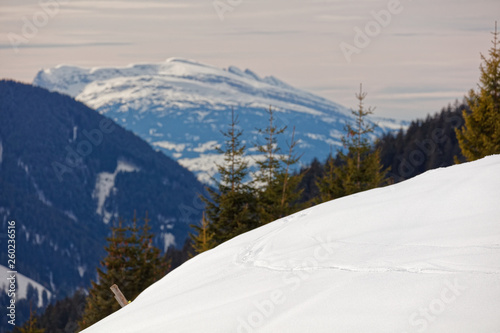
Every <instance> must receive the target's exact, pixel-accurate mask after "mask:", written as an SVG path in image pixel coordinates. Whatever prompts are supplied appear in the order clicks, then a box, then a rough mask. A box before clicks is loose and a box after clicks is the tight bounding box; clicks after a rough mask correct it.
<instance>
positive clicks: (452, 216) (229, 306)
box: [84, 155, 500, 333]
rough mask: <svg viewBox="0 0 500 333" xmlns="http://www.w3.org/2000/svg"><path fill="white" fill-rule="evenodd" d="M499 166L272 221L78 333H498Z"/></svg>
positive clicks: (450, 173)
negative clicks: (82, 332)
mask: <svg viewBox="0 0 500 333" xmlns="http://www.w3.org/2000/svg"><path fill="white" fill-rule="evenodd" d="M499 170H500V155H496V156H490V157H487V158H484V159H482V160H480V161H476V162H472V163H466V164H462V165H457V166H453V167H449V168H445V169H438V170H433V171H430V172H427V173H425V174H423V175H421V176H418V177H415V178H413V179H411V180H408V181H405V182H403V183H399V184H396V185H392V186H388V187H385V188H380V189H375V190H371V191H367V192H363V193H359V194H355V195H351V196H348V197H344V198H341V199H337V200H333V201H331V202H327V203H325V204H322V205H319V206H315V207H313V208H310V209H307V210H304V211H302V212H299V213H297V214H294V215H291V216H288V217H286V218H283V219H280V220H277V221H275V222H273V223H270V224H268V225H266V226H263V227H261V228H259V229H256V230H253V231H251V232H248V233H246V234H243V235H241V236H239V237H236V238H235V239H232V240H231V241H228V242H226V243H224V244H222V245H221V246H219V247H217V248H215V249H213V250H212V251H208V252H206V253H203V254H201V255H199V256H197V257H195V258H194V259H192V260H190V261H188V262H187V263H185V264H184V265H182V266H181V267H179V268H178V269H176V270H175V271H173V272H172V273H170V274H169V275H167V276H166V277H165V278H163V279H162V280H160V281H159V282H157V283H156V284H154V285H153V286H151V287H150V288H148V289H147V290H146V291H144V292H143V293H142V294H141V295H139V297H138V298H137V299H136V300H134V301H133V302H132V303H131V304H130V305H128V306H127V307H125V308H123V309H121V310H120V311H118V312H116V313H114V314H112V315H110V316H109V317H107V318H105V319H104V320H102V321H101V322H99V323H97V324H95V325H94V326H92V327H90V328H88V329H87V330H85V331H84V332H85V333H97V332H102V333H109V332H120V333H127V332H190V333H192V332H205V333H206V332H217V333H220V332H238V333H240V332H272V333H276V332H286V333H292V332H300V333H303V332H315V333H317V332H342V333H347V332H356V333H360V332H384V333H387V332H396V333H404V332H455V333H458V332H464V333H465V332H467V333H470V332H476V333H479V332H498V331H499V330H500V315H499V314H500V173H499V172H498V171H499Z"/></svg>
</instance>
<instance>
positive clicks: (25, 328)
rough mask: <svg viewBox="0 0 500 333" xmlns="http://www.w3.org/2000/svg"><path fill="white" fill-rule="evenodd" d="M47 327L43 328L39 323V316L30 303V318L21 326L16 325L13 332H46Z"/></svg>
mask: <svg viewBox="0 0 500 333" xmlns="http://www.w3.org/2000/svg"><path fill="white" fill-rule="evenodd" d="M44 332H45V329H43V328H41V327H40V325H39V324H38V317H37V316H36V312H35V311H33V310H32V307H31V304H30V318H29V319H28V321H27V322H25V323H24V324H23V325H22V326H21V327H19V328H18V327H16V328H14V330H13V331H12V333H44Z"/></svg>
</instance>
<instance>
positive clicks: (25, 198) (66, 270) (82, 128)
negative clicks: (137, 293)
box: [0, 80, 203, 297]
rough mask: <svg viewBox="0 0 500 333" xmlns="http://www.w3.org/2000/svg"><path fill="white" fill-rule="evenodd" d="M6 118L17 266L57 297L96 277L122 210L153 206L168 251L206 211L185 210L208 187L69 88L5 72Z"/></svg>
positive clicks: (3, 134) (9, 208)
mask: <svg viewBox="0 0 500 333" xmlns="http://www.w3.org/2000/svg"><path fill="white" fill-rule="evenodd" d="M0 119H1V121H0V141H1V146H2V148H1V158H0V188H1V189H2V190H1V191H0V221H2V224H3V225H4V227H6V223H7V222H6V221H8V220H16V222H17V223H16V225H17V230H18V234H17V237H18V248H17V254H18V256H19V258H22V260H20V261H19V262H20V263H19V265H18V270H19V272H20V273H22V274H24V275H25V276H27V277H29V278H31V279H33V280H35V281H37V282H38V283H40V284H41V285H43V286H44V287H45V288H47V289H48V290H49V291H50V292H52V294H53V295H55V297H61V296H65V295H67V294H71V293H73V292H74V291H75V290H76V289H77V288H80V287H83V288H85V287H87V286H88V284H89V282H90V280H91V279H95V274H96V272H95V268H96V266H97V265H98V264H99V260H100V259H101V256H102V255H103V254H104V246H105V244H106V240H105V238H106V237H107V236H108V233H109V229H110V228H109V224H110V223H112V222H113V221H116V220H117V219H118V218H124V219H125V220H127V221H129V222H130V220H131V218H132V216H133V214H134V210H136V211H137V215H138V217H139V218H141V217H144V214H146V212H147V213H148V214H149V218H150V219H151V222H150V225H151V226H152V231H153V233H155V234H156V237H155V245H157V246H158V247H159V248H160V249H162V250H163V251H166V250H167V249H168V247H169V246H177V247H182V246H183V244H184V241H185V239H186V238H187V236H188V232H189V229H190V227H189V224H191V223H197V222H198V221H199V219H200V218H201V210H200V209H194V208H193V209H191V210H190V211H189V212H188V213H186V212H183V211H181V209H180V207H182V206H183V205H185V206H186V207H188V206H189V205H191V204H192V202H193V200H194V199H195V198H197V197H198V193H201V192H202V191H203V186H202V184H201V183H199V182H198V181H197V180H196V178H195V176H194V175H193V174H192V173H190V172H189V171H188V170H186V169H185V168H184V167H182V166H180V165H179V164H178V163H177V162H175V161H174V160H172V159H170V158H169V157H167V156H165V155H164V154H162V153H160V152H157V151H155V150H153V149H152V148H151V147H150V145H149V144H148V143H146V142H145V141H144V140H142V139H140V138H139V137H138V136H137V135H135V134H133V133H132V132H130V131H128V130H125V129H123V128H121V127H120V126H119V125H117V124H115V123H113V121H112V120H110V119H109V118H107V117H105V116H102V115H100V114H99V113H97V112H95V111H94V110H92V109H89V108H88V107H87V106H85V105H84V104H82V103H80V102H77V101H75V100H74V99H72V98H71V97H69V96H66V95H61V94H59V93H56V92H49V91H47V90H45V89H43V88H40V87H33V86H31V85H28V84H22V83H18V82H14V81H6V80H2V81H0ZM6 256H7V253H2V254H0V260H3V262H7V257H6Z"/></svg>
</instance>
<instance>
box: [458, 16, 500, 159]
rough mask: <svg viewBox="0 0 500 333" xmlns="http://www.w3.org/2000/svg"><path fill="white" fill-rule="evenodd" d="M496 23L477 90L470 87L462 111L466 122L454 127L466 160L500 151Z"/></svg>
mask: <svg viewBox="0 0 500 333" xmlns="http://www.w3.org/2000/svg"><path fill="white" fill-rule="evenodd" d="M498 35H499V33H498V31H497V24H496V22H495V32H494V33H493V41H492V43H493V46H492V48H491V49H490V50H489V55H490V57H489V59H487V58H486V57H485V56H484V55H482V54H481V59H482V60H483V62H484V64H481V66H480V71H481V77H480V79H479V81H480V82H479V85H478V86H479V90H478V91H477V92H475V91H474V90H470V92H469V96H468V98H467V104H468V105H469V107H470V112H467V111H465V110H464V111H463V116H464V120H465V125H464V126H463V127H462V128H461V129H456V130H455V132H456V134H457V139H458V142H459V145H460V149H461V150H462V154H463V155H464V156H465V157H466V158H467V160H468V161H474V160H477V159H480V158H482V157H484V156H487V155H493V154H499V153H500V48H499V40H498Z"/></svg>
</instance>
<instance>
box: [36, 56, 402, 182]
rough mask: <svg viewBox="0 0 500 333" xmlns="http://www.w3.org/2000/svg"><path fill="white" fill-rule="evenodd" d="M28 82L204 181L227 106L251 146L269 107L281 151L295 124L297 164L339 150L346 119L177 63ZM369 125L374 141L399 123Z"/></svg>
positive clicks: (244, 78)
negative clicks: (67, 99)
mask: <svg viewBox="0 0 500 333" xmlns="http://www.w3.org/2000/svg"><path fill="white" fill-rule="evenodd" d="M33 83H34V84H35V85H37V86H40V87H43V88H46V89H48V90H51V91H57V92H60V93H64V94H68V95H70V96H72V97H74V98H76V99H77V100H79V101H81V102H83V103H85V104H87V105H88V106H90V107H92V108H94V109H96V110H97V111H98V112H100V113H101V114H105V115H106V116H108V117H110V118H112V119H113V120H115V121H116V122H117V123H119V124H121V125H122V126H124V127H125V128H127V129H129V130H131V131H133V132H134V133H136V134H137V135H139V136H140V137H142V138H143V139H145V140H146V141H148V142H149V143H151V144H152V145H153V146H154V147H156V148H157V149H159V150H161V151H163V152H165V153H166V154H167V155H168V156H171V157H172V158H174V159H176V160H178V161H179V162H180V163H181V164H182V165H183V166H185V167H186V168H188V169H189V170H191V171H193V172H195V173H196V174H197V176H198V178H199V179H200V180H202V181H204V182H208V181H209V180H210V177H211V176H212V175H214V173H215V171H216V167H215V162H221V161H222V160H221V156H220V155H219V154H217V153H216V151H215V147H217V146H218V145H220V144H222V143H223V137H222V135H221V133H220V131H221V130H225V129H226V128H227V124H228V122H229V117H230V116H229V113H230V111H231V110H232V109H234V111H235V112H236V114H237V115H238V117H239V121H240V124H239V126H240V127H241V129H243V130H244V134H245V135H244V139H245V141H246V143H247V145H248V146H249V147H250V148H252V147H253V144H254V143H255V142H259V141H260V140H262V138H260V137H259V133H258V131H257V130H256V128H264V127H266V126H267V114H266V110H267V109H269V107H272V108H273V109H274V110H275V111H276V117H277V122H278V125H279V126H288V128H289V130H288V132H287V135H285V136H284V137H283V138H282V140H281V142H280V144H281V145H282V146H283V147H284V148H286V141H290V136H291V130H292V128H293V127H295V130H296V133H295V138H296V139H297V140H298V141H299V148H298V151H297V152H298V153H301V154H303V156H302V161H303V162H304V163H308V162H310V161H311V160H312V159H313V158H314V157H320V158H321V157H326V156H327V155H328V154H329V153H330V151H331V150H333V151H334V152H335V151H336V150H337V149H338V148H342V143H341V136H342V135H343V128H344V125H345V123H346V122H348V121H350V122H352V121H353V117H352V115H351V114H350V111H349V110H348V109H346V108H345V107H343V106H341V105H339V104H337V103H334V102H332V101H329V100H327V99H325V98H322V97H319V96H316V95H313V94H311V93H308V92H305V91H303V90H300V89H297V88H294V87H292V86H290V85H288V84H286V83H284V82H282V81H280V80H279V79H277V78H275V77H272V76H270V77H265V78H261V77H259V76H258V75H257V74H255V73H254V72H252V71H250V70H248V69H247V70H245V71H242V70H240V69H238V68H236V67H229V68H227V69H220V68H217V67H213V66H210V65H205V64H201V63H198V62H195V61H191V60H184V59H177V58H172V59H168V60H166V61H165V62H163V63H158V64H136V65H130V66H128V67H114V68H81V67H75V66H62V65H61V66H57V67H55V68H49V69H44V70H41V71H40V72H39V73H38V74H37V75H36V77H35V79H34V81H33ZM355 88H356V87H353V105H355V104H356V101H355V99H354V92H355V90H356V89H355ZM372 120H373V121H374V122H375V123H377V124H378V127H377V129H376V133H375V135H376V136H380V135H381V134H382V133H387V132H389V131H393V130H399V129H400V128H401V127H404V126H405V125H406V124H405V123H401V122H398V121H395V120H392V119H381V118H373V119H372ZM374 137H375V136H374ZM254 153H255V152H254ZM250 162H251V163H252V162H253V160H250Z"/></svg>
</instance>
